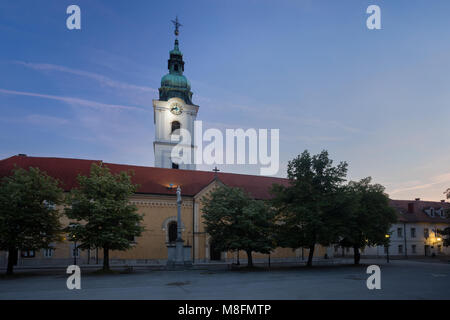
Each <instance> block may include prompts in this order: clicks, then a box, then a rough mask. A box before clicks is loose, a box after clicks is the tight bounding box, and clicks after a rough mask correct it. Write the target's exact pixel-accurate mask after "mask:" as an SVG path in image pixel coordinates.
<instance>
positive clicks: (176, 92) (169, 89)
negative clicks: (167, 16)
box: [159, 39, 192, 104]
mask: <svg viewBox="0 0 450 320" xmlns="http://www.w3.org/2000/svg"><path fill="white" fill-rule="evenodd" d="M168 69H169V73H168V74H166V75H165V76H163V77H162V79H161V87H160V88H159V100H162V101H167V100H169V99H170V98H173V97H177V98H181V99H183V100H184V102H186V103H188V104H192V92H191V84H190V82H189V80H188V79H187V78H186V77H185V76H184V75H183V71H184V61H183V54H182V53H181V51H180V49H179V48H178V39H175V46H174V48H173V50H171V51H170V59H169V61H168Z"/></svg>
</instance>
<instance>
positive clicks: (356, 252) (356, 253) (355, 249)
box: [353, 246, 361, 265]
mask: <svg viewBox="0 0 450 320" xmlns="http://www.w3.org/2000/svg"><path fill="white" fill-rule="evenodd" d="M353 257H354V260H355V261H354V262H355V265H358V264H359V260H361V254H360V253H359V248H358V247H357V246H353Z"/></svg>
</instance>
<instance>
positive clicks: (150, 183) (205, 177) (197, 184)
mask: <svg viewBox="0 0 450 320" xmlns="http://www.w3.org/2000/svg"><path fill="white" fill-rule="evenodd" d="M94 162H97V163H100V162H102V161H101V160H82V159H67V158H44V157H28V156H13V157H10V158H7V159H4V160H0V177H3V176H5V175H9V174H10V173H11V170H12V169H13V168H14V165H17V166H18V167H22V168H28V167H38V168H40V169H41V170H42V171H45V172H47V174H48V175H50V176H52V177H54V178H57V179H58V180H60V181H61V187H62V188H64V190H66V191H68V190H70V189H72V188H74V187H76V186H77V176H78V174H84V175H88V174H89V171H90V168H91V164H92V163H94ZM103 164H104V165H106V166H107V167H108V168H110V169H111V171H112V172H113V173H118V172H120V171H128V170H132V171H134V176H133V183H136V184H138V185H139V189H138V193H145V194H163V195H174V194H175V189H169V188H168V186H169V184H171V183H172V184H173V185H174V186H178V185H179V186H181V188H182V193H183V195H185V196H194V195H196V194H197V193H198V192H199V191H201V190H202V189H203V188H205V187H206V186H207V185H209V184H210V183H211V182H212V181H213V180H214V177H215V173H214V172H209V171H192V170H176V169H164V168H155V167H143V166H131V165H123V164H114V163H106V162H104V163H103ZM217 178H218V179H219V180H220V181H221V182H223V183H224V184H225V185H227V186H230V187H240V188H242V189H244V190H246V191H247V192H249V193H250V194H251V195H252V196H253V197H254V198H256V199H268V198H270V193H269V190H270V187H271V186H272V184H283V185H288V183H289V181H288V180H287V179H284V178H275V177H263V176H253V175H244V174H234V173H224V172H218V173H217ZM409 203H414V210H413V212H412V213H408V204H409ZM390 204H391V206H393V207H394V208H395V209H396V210H397V215H398V217H399V221H400V222H432V223H438V222H443V223H450V218H449V217H447V218H446V219H443V218H441V217H439V216H436V217H434V218H432V217H429V216H428V215H427V214H426V213H425V211H424V210H425V209H428V208H430V207H433V208H435V209H438V208H441V207H443V208H444V209H450V203H448V202H445V203H441V202H435V201H416V200H390ZM447 216H448V215H447Z"/></svg>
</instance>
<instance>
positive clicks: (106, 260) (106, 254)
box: [103, 247, 110, 271]
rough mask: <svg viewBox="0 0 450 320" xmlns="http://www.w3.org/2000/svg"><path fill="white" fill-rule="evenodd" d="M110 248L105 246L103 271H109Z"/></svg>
mask: <svg viewBox="0 0 450 320" xmlns="http://www.w3.org/2000/svg"><path fill="white" fill-rule="evenodd" d="M109 270H110V269H109V249H108V248H107V247H103V271H109Z"/></svg>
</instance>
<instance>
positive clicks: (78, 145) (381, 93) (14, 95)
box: [0, 0, 450, 200]
mask: <svg viewBox="0 0 450 320" xmlns="http://www.w3.org/2000/svg"><path fill="white" fill-rule="evenodd" d="M71 4H77V5H79V6H80V8H81V16H82V22H81V24H82V29H81V30H76V31H70V30H68V29H67V28H66V18H67V16H68V15H67V14H66V8H67V7H68V6H69V5H71ZM371 4H377V5H379V6H380V7H381V18H382V30H368V29H367V28H366V19H367V17H368V15H367V14H366V8H367V7H368V6H369V5H371ZM448 12H450V2H448V1H446V0H441V1H437V0H436V1H433V2H432V4H431V3H430V2H429V1H425V0H423V1H401V0H397V1H378V0H371V1H364V0H348V1H331V0H330V1H317V0H316V1H313V0H310V1H306V0H305V1H301V0H296V1H294V0H289V1H286V0H285V1H274V0H273V1H268V0H227V1H211V0H208V1H206V0H205V1H195V0H191V1H148V0H145V1H144V0H134V1H132V2H131V3H130V2H129V1H106V0H104V1H100V0H89V1H87V0H75V1H74V0H72V1H65V0H53V1H50V0H46V1H44V0H42V1H21V0H14V1H12V0H2V1H1V2H0V41H1V50H0V75H1V76H0V111H1V113H0V134H1V135H0V157H1V158H6V157H9V156H11V155H15V154H18V153H26V154H28V155H30V156H49V157H50V156H55V157H71V158H85V159H102V160H104V161H107V162H116V163H126V164H137V165H149V166H151V165H153V147H152V142H153V137H154V125H153V112H152V102H151V101H152V99H156V98H157V89H158V87H159V84H160V79H161V77H162V76H163V75H164V74H165V73H166V72H167V69H166V68H167V59H168V52H169V50H170V49H172V47H173V40H174V36H173V27H172V25H171V23H170V20H171V19H173V18H174V16H175V15H178V16H179V18H180V20H181V23H182V24H183V27H182V28H181V35H180V49H181V51H182V52H183V54H184V59H185V62H186V65H185V75H186V76H187V77H188V79H189V80H190V81H191V84H192V90H193V92H194V96H193V101H194V103H196V104H198V105H200V111H199V115H198V119H199V120H203V122H204V125H205V126H206V127H216V128H220V129H224V128H269V129H270V128H279V129H280V160H281V168H280V172H279V176H284V175H285V168H286V164H287V161H288V160H290V159H292V158H293V157H294V156H296V155H297V154H299V153H301V152H302V151H303V150H304V149H308V150H309V151H310V152H312V153H317V152H320V151H321V150H322V149H327V150H328V151H329V152H330V156H331V157H332V159H334V160H335V161H343V160H345V161H348V163H349V178H350V179H360V178H363V177H365V176H369V175H370V176H372V177H373V179H374V181H375V182H378V183H382V184H383V185H385V186H386V187H387V192H388V193H389V194H390V196H391V197H392V198H396V199H412V198H415V197H421V198H423V199H430V200H440V199H443V197H444V195H443V194H442V193H443V191H444V190H445V189H446V188H448V187H450V166H449V163H450V146H449V136H450V125H449V119H450V90H449V88H450V59H449V56H450V41H449V40H450V19H448ZM201 169H206V170H209V169H210V168H209V167H206V166H204V167H202V168H201ZM221 169H222V171H229V172H241V173H257V172H259V170H258V167H255V166H244V167H242V166H228V167H225V166H221Z"/></svg>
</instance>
